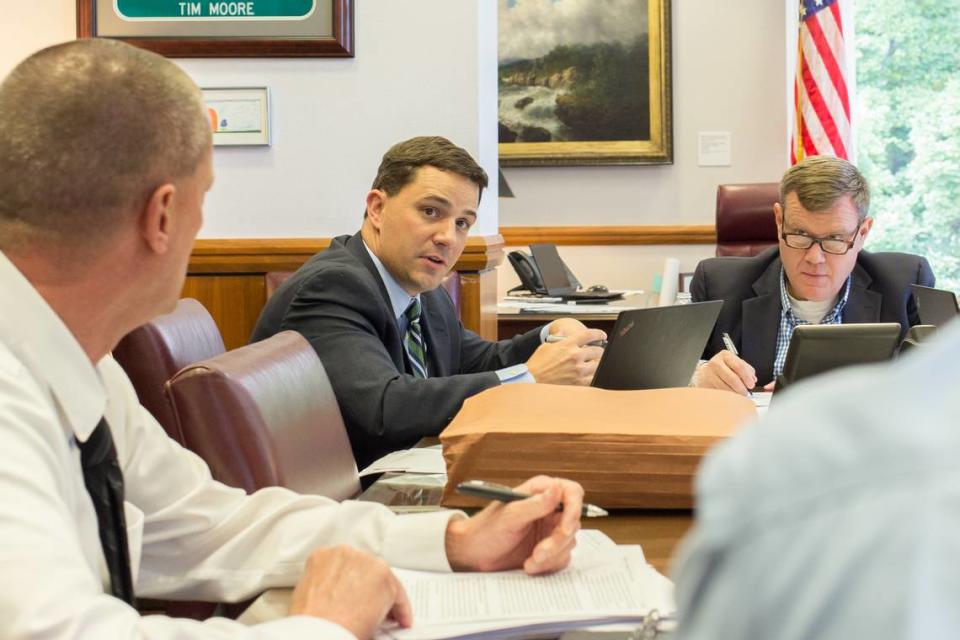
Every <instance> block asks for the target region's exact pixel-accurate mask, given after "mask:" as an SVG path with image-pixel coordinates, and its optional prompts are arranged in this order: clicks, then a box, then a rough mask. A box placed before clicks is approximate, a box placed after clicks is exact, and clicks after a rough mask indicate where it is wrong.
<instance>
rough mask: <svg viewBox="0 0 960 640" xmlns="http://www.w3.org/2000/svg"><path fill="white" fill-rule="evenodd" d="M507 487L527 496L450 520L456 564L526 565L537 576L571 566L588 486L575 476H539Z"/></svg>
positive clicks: (449, 545) (476, 567)
mask: <svg viewBox="0 0 960 640" xmlns="http://www.w3.org/2000/svg"><path fill="white" fill-rule="evenodd" d="M507 491H508V492H516V493H517V494H522V495H524V496H525V497H520V496H516V497H513V498H511V499H509V501H507V502H503V501H500V500H498V501H496V502H492V503H490V504H488V505H487V506H486V507H484V508H483V509H482V510H481V511H479V512H478V513H476V514H474V515H473V516H472V517H470V518H463V519H459V520H458V519H453V520H451V521H450V524H449V525H448V526H447V535H446V550H447V559H448V560H449V562H450V566H451V568H453V569H455V570H460V571H500V570H503V569H513V568H516V567H521V566H522V567H523V570H524V571H525V572H527V573H529V574H537V573H549V572H552V571H557V570H559V569H562V568H563V567H565V566H567V564H568V563H569V562H570V552H571V551H573V547H574V546H575V545H576V543H577V541H576V533H577V531H578V530H579V529H580V513H581V509H582V506H583V487H581V486H580V485H579V484H577V483H576V482H573V481H572V480H565V479H563V478H551V477H548V476H536V477H534V478H530V479H529V480H527V481H526V482H524V483H523V484H521V485H519V486H517V487H515V488H514V489H509V488H508V489H507ZM501 495H503V494H501ZM504 498H505V496H504ZM505 499H506V498H505Z"/></svg>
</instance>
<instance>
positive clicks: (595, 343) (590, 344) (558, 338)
mask: <svg viewBox="0 0 960 640" xmlns="http://www.w3.org/2000/svg"><path fill="white" fill-rule="evenodd" d="M566 339H567V336H559V335H557V334H555V333H551V334H550V335H548V336H547V342H560V341H561V340H566ZM585 346H588V347H600V348H601V349H602V348H605V347H606V346H607V341H606V340H592V341H590V342H588V343H587V344H586V345H585Z"/></svg>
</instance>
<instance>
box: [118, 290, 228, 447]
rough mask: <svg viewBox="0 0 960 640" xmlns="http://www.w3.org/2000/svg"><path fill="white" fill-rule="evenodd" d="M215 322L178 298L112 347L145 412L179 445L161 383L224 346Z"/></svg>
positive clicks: (194, 304) (190, 302) (193, 302)
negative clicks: (174, 302)
mask: <svg viewBox="0 0 960 640" xmlns="http://www.w3.org/2000/svg"><path fill="white" fill-rule="evenodd" d="M225 350H226V349H225V347H224V346H223V338H222V337H221V336H220V330H219V329H218V328H217V324H216V322H214V320H213V318H212V317H211V316H210V313H209V312H208V311H207V310H206V308H205V307H204V306H203V305H202V304H200V303H199V302H198V301H196V300H194V299H193V298H183V299H181V300H179V301H178V302H177V306H176V308H175V309H174V310H173V311H172V312H170V313H168V314H165V315H162V316H157V317H156V318H154V319H153V320H151V321H150V322H148V323H146V324H144V325H143V326H140V327H138V328H136V329H134V330H133V331H131V332H130V333H128V334H127V335H126V336H124V338H123V339H122V340H121V341H120V343H119V344H118V345H117V346H116V348H115V349H114V350H113V357H114V358H115V359H116V360H117V362H118V363H119V364H120V366H121V367H123V369H124V371H126V373H127V376H128V377H129V378H130V381H131V382H132V383H133V388H134V389H136V391H137V397H138V398H140V404H142V405H143V406H144V407H145V408H146V409H147V411H149V412H150V413H151V414H153V417H155V418H156V419H157V421H158V422H159V423H160V424H161V425H162V426H163V428H164V429H165V430H166V432H167V434H168V435H169V436H170V437H171V438H173V439H174V440H176V441H177V442H179V443H180V444H183V437H182V435H181V434H180V429H179V427H178V425H177V420H176V417H175V416H174V414H173V408H172V407H171V406H170V401H169V400H168V399H167V397H166V395H165V394H164V391H163V386H164V384H165V383H166V382H167V380H169V379H170V378H172V377H173V375H174V374H175V373H176V372H177V371H179V370H180V369H182V368H183V367H185V366H187V365H188V364H191V363H194V362H197V361H199V360H205V359H206V358H212V357H213V356H215V355H217V354H220V353H223V352H224V351H225Z"/></svg>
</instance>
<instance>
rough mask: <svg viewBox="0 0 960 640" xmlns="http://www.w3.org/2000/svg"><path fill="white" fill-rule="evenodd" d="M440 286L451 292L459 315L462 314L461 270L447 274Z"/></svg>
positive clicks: (451, 297)
mask: <svg viewBox="0 0 960 640" xmlns="http://www.w3.org/2000/svg"><path fill="white" fill-rule="evenodd" d="M440 286H441V287H443V288H444V289H446V290H447V293H449V294H450V299H451V300H453V306H454V308H455V309H456V310H457V317H459V316H460V272H459V271H456V270H454V271H451V272H450V273H449V274H447V277H446V278H444V279H443V282H441V283H440Z"/></svg>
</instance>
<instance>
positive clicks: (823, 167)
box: [780, 156, 870, 221]
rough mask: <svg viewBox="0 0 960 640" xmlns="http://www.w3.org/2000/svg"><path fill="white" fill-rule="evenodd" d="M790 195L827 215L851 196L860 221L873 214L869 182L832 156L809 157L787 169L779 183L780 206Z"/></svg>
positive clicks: (855, 169) (845, 162)
mask: <svg viewBox="0 0 960 640" xmlns="http://www.w3.org/2000/svg"><path fill="white" fill-rule="evenodd" d="M791 193H796V194H797V199H798V200H799V201H800V204H801V205H803V208H804V209H807V210H808V211H824V210H826V209H829V208H830V207H832V206H833V205H834V204H835V203H836V202H837V200H839V199H840V198H842V197H843V196H850V198H851V199H852V200H853V203H854V205H856V207H857V211H858V212H859V214H860V220H861V221H863V219H864V218H866V217H867V214H868V213H869V212H870V187H869V186H868V185H867V179H866V178H864V177H863V174H862V173H860V171H859V170H858V169H857V168H856V167H855V166H853V164H852V163H850V162H847V161H846V160H843V159H841V158H835V157H833V156H808V157H806V158H804V159H803V160H801V161H800V162H798V163H797V164H795V165H794V166H792V167H790V168H789V169H787V172H786V173H784V174H783V178H782V179H781V180H780V206H784V202H785V201H786V197H787V195H789V194H791Z"/></svg>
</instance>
